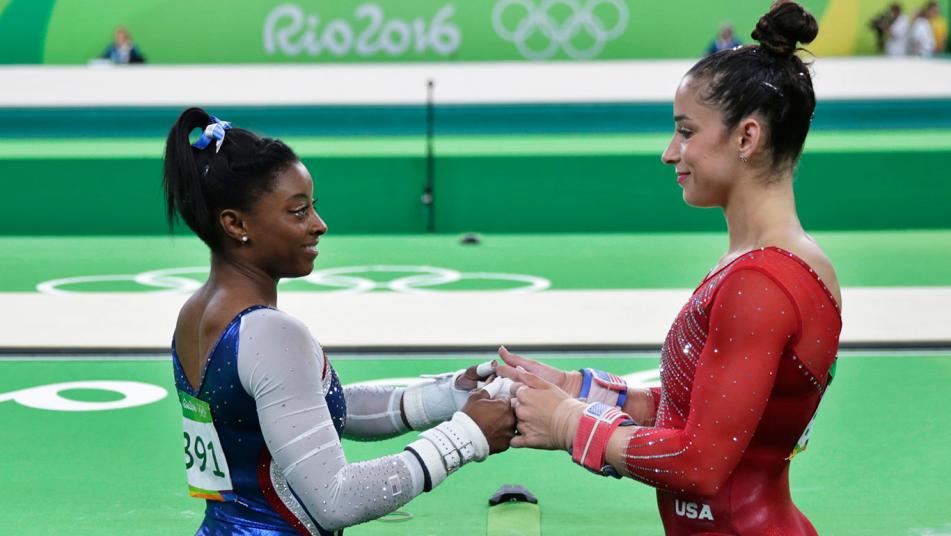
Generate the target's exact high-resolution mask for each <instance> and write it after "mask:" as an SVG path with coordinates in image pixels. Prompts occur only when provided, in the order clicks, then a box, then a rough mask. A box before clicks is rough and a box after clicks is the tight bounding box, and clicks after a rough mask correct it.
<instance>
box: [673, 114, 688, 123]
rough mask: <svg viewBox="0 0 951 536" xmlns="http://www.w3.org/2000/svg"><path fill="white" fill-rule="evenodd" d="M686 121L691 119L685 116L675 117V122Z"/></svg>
mask: <svg viewBox="0 0 951 536" xmlns="http://www.w3.org/2000/svg"><path fill="white" fill-rule="evenodd" d="M684 119H690V118H689V117H687V116H686V115H684V114H680V115H675V116H674V121H683V120H684Z"/></svg>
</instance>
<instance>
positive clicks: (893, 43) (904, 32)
mask: <svg viewBox="0 0 951 536" xmlns="http://www.w3.org/2000/svg"><path fill="white" fill-rule="evenodd" d="M891 12H892V14H893V15H894V18H892V21H891V24H889V25H888V29H887V30H886V32H885V54H887V55H889V56H904V55H906V54H908V30H909V28H910V27H911V21H910V20H909V19H908V15H905V14H904V13H902V9H901V6H900V5H898V3H894V4H892V6H891Z"/></svg>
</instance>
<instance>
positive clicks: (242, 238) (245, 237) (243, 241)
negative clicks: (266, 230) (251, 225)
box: [241, 235, 248, 244]
mask: <svg viewBox="0 0 951 536" xmlns="http://www.w3.org/2000/svg"><path fill="white" fill-rule="evenodd" d="M241 243H242V244H247V243H248V236H247V235H245V236H242V237H241Z"/></svg>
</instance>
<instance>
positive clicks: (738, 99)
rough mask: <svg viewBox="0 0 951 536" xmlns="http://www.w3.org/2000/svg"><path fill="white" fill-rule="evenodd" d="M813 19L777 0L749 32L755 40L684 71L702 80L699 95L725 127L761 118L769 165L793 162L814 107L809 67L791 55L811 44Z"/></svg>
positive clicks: (815, 32) (814, 27) (816, 29)
mask: <svg viewBox="0 0 951 536" xmlns="http://www.w3.org/2000/svg"><path fill="white" fill-rule="evenodd" d="M818 34H819V24H818V23H817V22H816V19H815V17H813V16H812V14H811V13H809V12H808V11H806V10H805V9H803V7H802V6H800V5H799V4H797V3H796V2H791V1H779V2H776V3H775V4H773V7H772V9H770V11H769V13H767V14H765V15H763V16H762V17H761V18H760V19H759V22H757V24H756V29H754V30H753V33H752V34H751V36H752V37H753V39H755V40H757V41H758V42H759V44H758V45H747V46H743V47H738V48H734V49H732V50H724V51H722V52H718V53H716V54H713V55H711V56H708V57H706V58H704V59H702V60H700V61H699V62H697V64H696V65H694V66H693V68H691V69H690V71H689V72H688V73H687V74H688V75H690V76H691V77H692V78H693V79H694V80H703V81H705V82H707V85H706V87H705V89H704V90H703V91H702V92H701V93H700V97H701V99H703V100H704V101H705V102H707V103H710V104H712V105H714V106H716V107H717V108H719V109H720V110H721V111H722V112H723V116H724V123H725V126H726V127H727V128H728V129H732V128H734V127H736V125H737V124H739V122H740V120H741V119H743V118H744V117H748V116H750V115H752V114H754V113H756V114H759V115H761V116H762V117H763V118H764V119H765V123H766V131H767V140H768V145H767V146H768V147H769V150H770V154H771V156H772V163H773V165H774V166H784V165H795V163H796V162H797V161H798V160H799V156H800V155H801V154H802V147H803V145H804V144H805V141H806V134H808V132H809V125H810V123H811V121H812V116H813V113H814V111H815V108H816V96H815V92H814V90H813V87H812V76H811V74H810V72H809V66H808V65H807V64H806V63H805V62H803V61H802V59H800V57H799V56H798V55H797V54H796V52H797V51H800V50H803V49H801V48H799V43H806V44H807V43H811V42H812V41H813V40H815V38H816V36H817V35H818Z"/></svg>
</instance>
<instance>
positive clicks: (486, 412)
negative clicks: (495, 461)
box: [462, 389, 515, 454]
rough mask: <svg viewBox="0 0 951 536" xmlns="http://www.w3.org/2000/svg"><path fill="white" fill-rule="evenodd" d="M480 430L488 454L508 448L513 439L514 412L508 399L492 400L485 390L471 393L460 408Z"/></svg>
mask: <svg viewBox="0 0 951 536" xmlns="http://www.w3.org/2000/svg"><path fill="white" fill-rule="evenodd" d="M462 412H463V413H465V414H466V415H468V416H469V417H470V418H471V419H472V420H473V421H475V423H476V424H477V425H478V426H479V429H480V430H482V433H483V434H484V435H485V439H486V441H488V443H489V454H496V453H499V452H502V451H504V450H506V449H508V448H509V443H510V442H511V440H512V438H513V437H515V412H514V411H512V405H511V404H510V403H509V401H508V399H504V400H501V399H500V400H492V398H491V397H489V393H487V392H485V389H479V390H477V391H473V392H472V394H471V395H469V400H467V401H466V404H465V406H463V407H462Z"/></svg>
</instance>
